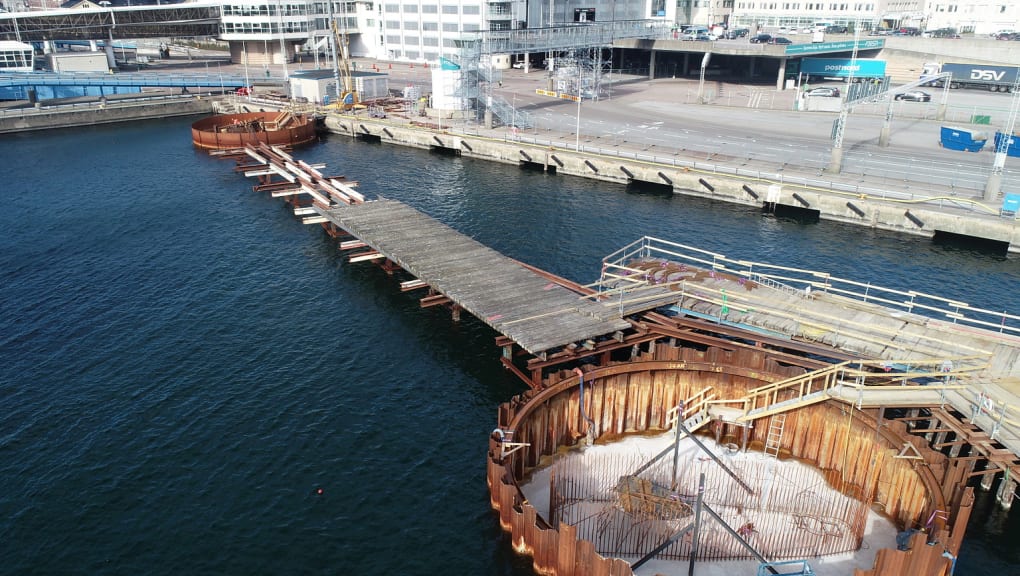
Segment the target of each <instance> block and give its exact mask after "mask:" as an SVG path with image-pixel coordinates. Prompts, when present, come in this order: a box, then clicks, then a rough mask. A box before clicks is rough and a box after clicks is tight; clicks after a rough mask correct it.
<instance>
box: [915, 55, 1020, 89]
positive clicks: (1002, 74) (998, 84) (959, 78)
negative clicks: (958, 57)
mask: <svg viewBox="0 0 1020 576" xmlns="http://www.w3.org/2000/svg"><path fill="white" fill-rule="evenodd" d="M1018 72H1020V68H1018V67H1017V66H992V65H988V64H957V63H955V62H946V63H945V64H941V65H940V64H937V63H930V64H925V65H924V67H923V68H922V72H921V79H922V80H923V79H924V78H925V77H926V76H934V75H936V74H939V73H949V74H952V77H950V78H949V87H950V88H954V89H955V88H978V89H981V90H990V91H992V92H1009V91H1011V90H1012V89H1013V84H1014V83H1015V82H1016V77H1017V74H1018ZM925 85H926V86H936V87H939V88H941V87H943V86H945V79H938V80H933V81H931V82H929V83H927V84H925Z"/></svg>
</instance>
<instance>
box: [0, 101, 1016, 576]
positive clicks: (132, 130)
mask: <svg viewBox="0 0 1020 576" xmlns="http://www.w3.org/2000/svg"><path fill="white" fill-rule="evenodd" d="M295 155H296V156H297V157H299V158H300V159H303V160H305V161H307V162H310V163H314V162H323V163H325V164H326V166H327V167H326V168H325V169H324V170H323V172H324V173H326V174H331V175H341V174H342V175H345V176H347V177H348V178H351V179H355V180H358V181H360V183H361V186H360V188H359V190H360V191H361V192H362V193H364V194H365V195H367V196H369V197H370V198H371V197H378V196H385V197H388V198H393V199H397V200H401V201H403V202H406V203H408V204H410V205H412V206H414V207H416V208H418V209H420V210H422V211H423V212H425V213H427V214H429V215H431V216H433V217H435V218H437V219H438V220H440V221H442V222H444V223H445V224H448V225H450V226H451V227H453V228H454V229H456V230H458V231H460V232H463V233H465V234H467V235H469V236H471V237H473V238H475V239H476V240H478V241H479V242H482V243H483V244H486V245H488V246H490V247H492V248H494V249H495V250H498V251H500V252H502V253H503V254H506V255H508V256H511V257H514V258H517V259H519V260H522V261H524V262H527V263H529V264H533V265H536V266H539V267H541V268H544V269H546V270H549V271H551V272H554V273H557V274H560V275H562V276H565V277H567V278H569V279H572V280H576V281H579V282H590V281H592V280H594V279H595V278H596V277H597V275H598V272H599V269H600V259H601V258H602V257H603V256H605V255H607V254H609V253H611V252H612V251H614V250H616V249H617V248H620V247H622V246H624V245H625V244H627V243H630V242H632V241H634V240H636V239H638V238H639V237H641V236H643V235H652V236H656V237H658V238H662V239H665V240H670V241H675V242H680V243H685V244H690V245H693V246H696V247H699V248H704V249H708V250H713V251H716V252H720V253H723V254H725V255H727V256H731V257H737V258H743V259H750V260H757V261H763V262H773V263H782V264H786V265H789V266H796V267H803V268H811V269H816V270H827V271H831V272H833V273H835V274H836V275H838V276H841V277H846V278H852V279H856V280H860V281H865V282H873V283H876V284H882V285H886V286H890V287H897V288H913V289H918V290H920V291H924V292H929V293H935V294H940V295H944V296H951V297H953V298H957V299H961V300H964V301H967V302H969V303H971V304H972V305H975V306H981V307H986V308H991V309H995V310H1008V311H1010V312H1012V313H1018V312H1020V307H1018V306H1017V304H1016V301H1015V297H1016V287H1017V286H1018V285H1020V263H1018V262H1017V261H1016V260H1012V259H1008V258H1006V257H999V256H994V255H989V254H986V253H983V252H980V251H977V250H973V249H970V248H968V247H965V246H946V245H935V244H933V243H932V242H930V241H929V240H926V239H921V238H911V237H904V236H898V235H894V234H890V233H884V232H878V231H872V230H865V229H859V228H854V227H849V226H843V225H838V224H833V223H828V222H823V223H820V224H802V223H798V222H794V221H786V220H781V219H776V218H774V217H772V216H769V215H763V214H761V213H760V212H759V211H757V210H755V209H752V208H745V207H735V206H730V205H726V204H717V203H712V202H709V201H702V200H696V199H690V198H685V197H683V196H674V195H669V194H662V193H660V192H643V191H640V190H635V189H628V188H626V187H624V186H618V185H610V184H605V183H598V182H594V181H588V180H584V179H578V178H569V177H562V176H550V175H547V174H543V173H540V172H527V171H522V170H520V169H518V168H517V167H513V166H504V165H499V164H493V163H487V162H482V161H475V160H470V159H464V158H450V157H442V156H434V155H430V154H429V153H427V152H424V151H420V150H411V149H403V148H397V147H389V146H383V145H373V144H366V143H361V142H354V141H351V140H350V139H346V138H342V137H338V136H334V137H330V138H328V139H325V140H324V141H323V142H321V143H319V144H317V145H315V146H312V147H308V148H303V149H299V150H298V151H296V152H295ZM0 158H2V159H3V162H4V182H3V185H2V186H0V201H2V205H3V210H2V211H0V230H2V231H3V233H2V234H0V279H2V281H0V401H2V409H0V549H2V550H3V552H2V555H0V558H2V561H0V574H4V575H6V574H10V575H15V574H18V575H21V574H148V575H180V574H217V575H223V574H238V575H242V574H243V575H253V574H274V575H276V574H357V575H392V574H401V575H431V574H461V575H516V576H527V575H530V574H531V570H530V562H529V561H528V560H527V559H526V558H521V557H518V556H517V555H516V554H514V553H513V551H512V550H511V548H510V546H509V543H508V541H507V539H506V537H505V536H504V535H503V534H502V533H501V531H500V529H499V527H498V523H497V520H496V517H495V515H494V514H493V513H492V512H491V511H490V509H489V504H488V493H487V490H486V486H485V450H486V447H487V438H488V436H489V432H490V431H491V430H492V428H493V426H494V425H495V422H496V407H497V405H498V404H499V403H500V402H503V401H506V400H507V399H509V398H510V397H511V396H512V395H514V394H516V393H519V392H521V391H522V390H523V385H522V384H521V383H520V382H519V381H518V380H516V379H515V378H514V377H513V376H512V375H510V374H508V373H506V372H505V371H504V370H503V369H502V368H501V366H500V364H499V361H498V358H499V349H498V348H497V347H496V346H495V343H494V338H495V336H496V334H495V333H493V332H492V331H491V330H490V329H488V328H487V327H485V326H484V325H482V324H481V323H480V322H478V321H476V320H474V319H473V318H470V317H468V316H466V315H465V317H464V320H463V321H462V322H460V323H454V322H452V321H451V319H450V317H449V314H448V313H447V312H446V311H444V310H441V309H421V308H420V306H419V304H418V301H417V298H418V296H419V295H417V294H414V293H401V292H400V290H399V287H398V286H397V284H396V282H394V279H393V278H391V277H389V276H387V275H386V274H385V273H384V272H383V271H381V270H380V269H378V268H377V267H375V266H373V265H371V264H365V263H362V264H349V263H347V262H346V260H345V259H344V257H343V254H341V253H340V252H339V251H338V249H337V242H336V241H334V240H331V239H330V238H328V237H327V236H326V235H325V234H324V233H323V232H322V230H321V229H320V228H319V227H318V226H303V225H302V224H301V223H300V222H299V220H298V219H297V218H295V217H294V216H293V215H292V214H291V213H289V212H288V210H287V209H286V207H285V206H284V204H283V203H282V202H281V201H280V200H276V199H272V198H269V197H268V195H265V194H258V193H255V192H253V191H252V189H251V186H252V184H253V182H252V181H250V180H246V179H245V178H243V177H242V176H240V175H238V174H235V173H234V172H233V164H232V163H231V162H227V161H222V160H216V159H212V158H210V157H209V156H208V155H207V154H205V153H204V152H201V151H197V150H195V149H193V148H192V145H191V140H190V131H189V120H182V119H175V120H166V121H153V122H145V123H138V124H133V125H121V126H106V127H96V128H87V129H79V130H68V131H52V132H47V133H34V134H27V135H18V136H6V137H4V138H0ZM1018 519H1020V514H1018V513H1017V512H1015V511H1014V512H1013V513H1012V514H1008V513H1005V512H1003V511H1001V510H1000V509H999V508H998V507H996V506H995V504H994V498H993V497H992V496H991V495H988V494H984V493H979V501H978V505H977V508H976V510H975V513H974V515H973V519H972V522H971V527H970V531H969V537H968V540H967V543H966V545H965V548H964V550H963V552H962V553H961V556H960V559H959V562H958V565H957V570H956V573H957V574H975V575H976V574H997V575H1006V574H1020V551H1018V547H1017V546H1016V543H1017V542H1018V541H1020V520H1018ZM894 544H895V543H894V542H871V541H868V542H866V545H867V546H871V547H889V546H893V545H894Z"/></svg>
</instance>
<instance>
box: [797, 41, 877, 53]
mask: <svg viewBox="0 0 1020 576" xmlns="http://www.w3.org/2000/svg"><path fill="white" fill-rule="evenodd" d="M884 46H885V40H882V39H875V40H858V41H857V49H858V50H878V49H880V48H883V47H884ZM853 49H854V41H853V40H847V41H845V42H817V43H812V44H789V45H788V46H787V47H786V54H787V55H789V54H815V53H818V52H843V51H845V50H853Z"/></svg>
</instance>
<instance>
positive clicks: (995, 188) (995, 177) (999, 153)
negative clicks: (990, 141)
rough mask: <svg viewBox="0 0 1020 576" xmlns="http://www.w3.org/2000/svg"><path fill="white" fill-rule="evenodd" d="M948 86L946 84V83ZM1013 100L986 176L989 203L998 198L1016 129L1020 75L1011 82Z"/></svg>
mask: <svg viewBox="0 0 1020 576" xmlns="http://www.w3.org/2000/svg"><path fill="white" fill-rule="evenodd" d="M947 84H948V82H947ZM1012 91H1013V100H1012V102H1010V106H1009V119H1008V120H1006V127H1005V130H1003V134H1002V137H1001V138H999V142H998V145H997V146H996V147H995V161H994V162H992V173H991V174H989V176H988V182H987V183H986V184H985V195H984V199H985V201H986V202H991V201H993V200H996V199H997V198H998V197H999V192H1000V190H1001V189H1002V171H1003V169H1004V168H1005V167H1006V152H1007V151H1008V150H1009V143H1010V142H1011V141H1012V140H1013V137H1014V136H1013V129H1014V128H1015V127H1016V116H1017V109H1018V108H1020V74H1017V75H1016V78H1015V79H1014V80H1013V88H1012Z"/></svg>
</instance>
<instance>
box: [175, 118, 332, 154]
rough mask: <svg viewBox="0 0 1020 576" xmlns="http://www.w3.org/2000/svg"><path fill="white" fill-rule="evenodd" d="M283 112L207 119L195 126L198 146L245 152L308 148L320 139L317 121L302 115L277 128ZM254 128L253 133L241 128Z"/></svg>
mask: <svg viewBox="0 0 1020 576" xmlns="http://www.w3.org/2000/svg"><path fill="white" fill-rule="evenodd" d="M282 115H284V113H281V112H248V113H245V114H226V115H220V116H210V117H208V118H203V119H201V120H198V121H197V122H195V123H193V124H192V125H191V140H192V143H194V145H195V146H197V147H199V148H204V149H210V150H226V149H232V148H244V147H245V146H246V145H248V144H253V145H258V144H259V143H264V144H269V145H271V146H295V145H298V144H307V143H309V142H312V141H313V140H315V138H316V133H315V119H314V118H312V117H311V116H305V115H302V114H296V115H290V116H288V117H287V120H288V122H287V123H286V125H283V126H277V125H276V121H277V119H278V118H280V117H281V116H282ZM242 126H243V127H248V126H253V127H255V128H252V129H250V130H240V129H239V127H242Z"/></svg>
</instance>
